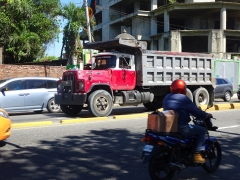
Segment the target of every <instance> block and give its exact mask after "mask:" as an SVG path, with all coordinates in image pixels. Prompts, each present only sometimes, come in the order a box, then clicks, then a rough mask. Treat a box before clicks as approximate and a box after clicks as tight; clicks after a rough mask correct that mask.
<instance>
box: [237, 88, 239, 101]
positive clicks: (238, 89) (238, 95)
mask: <svg viewBox="0 0 240 180" xmlns="http://www.w3.org/2000/svg"><path fill="white" fill-rule="evenodd" d="M237 97H238V99H239V100H240V85H238V91H237Z"/></svg>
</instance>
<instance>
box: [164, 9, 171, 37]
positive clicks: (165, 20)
mask: <svg viewBox="0 0 240 180" xmlns="http://www.w3.org/2000/svg"><path fill="white" fill-rule="evenodd" d="M169 26H170V24H169V14H168V11H167V10H165V11H164V32H168V31H169Z"/></svg>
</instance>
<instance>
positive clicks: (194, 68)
mask: <svg viewBox="0 0 240 180" xmlns="http://www.w3.org/2000/svg"><path fill="white" fill-rule="evenodd" d="M138 58H139V59H140V58H141V61H139V59H137V61H136V65H137V66H136V68H137V77H138V79H137V85H138V86H156V85H170V84H171V82H172V81H173V80H175V79H179V78H181V79H183V80H184V81H186V83H187V85H200V84H201V85H210V84H212V80H213V77H214V73H213V65H214V62H213V58H212V55H211V54H201V53H180V52H169V51H146V53H143V54H142V57H138Z"/></svg>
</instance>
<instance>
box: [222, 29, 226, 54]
mask: <svg viewBox="0 0 240 180" xmlns="http://www.w3.org/2000/svg"><path fill="white" fill-rule="evenodd" d="M222 52H223V53H226V34H225V33H224V32H223V33H222Z"/></svg>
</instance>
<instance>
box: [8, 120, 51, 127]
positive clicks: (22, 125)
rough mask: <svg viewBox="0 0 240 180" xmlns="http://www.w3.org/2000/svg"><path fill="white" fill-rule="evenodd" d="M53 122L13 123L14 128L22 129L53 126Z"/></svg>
mask: <svg viewBox="0 0 240 180" xmlns="http://www.w3.org/2000/svg"><path fill="white" fill-rule="evenodd" d="M52 124H53V122H52V121H42V122H27V123H13V124H12V128H21V127H30V126H31V127H33V126H47V125H52Z"/></svg>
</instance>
